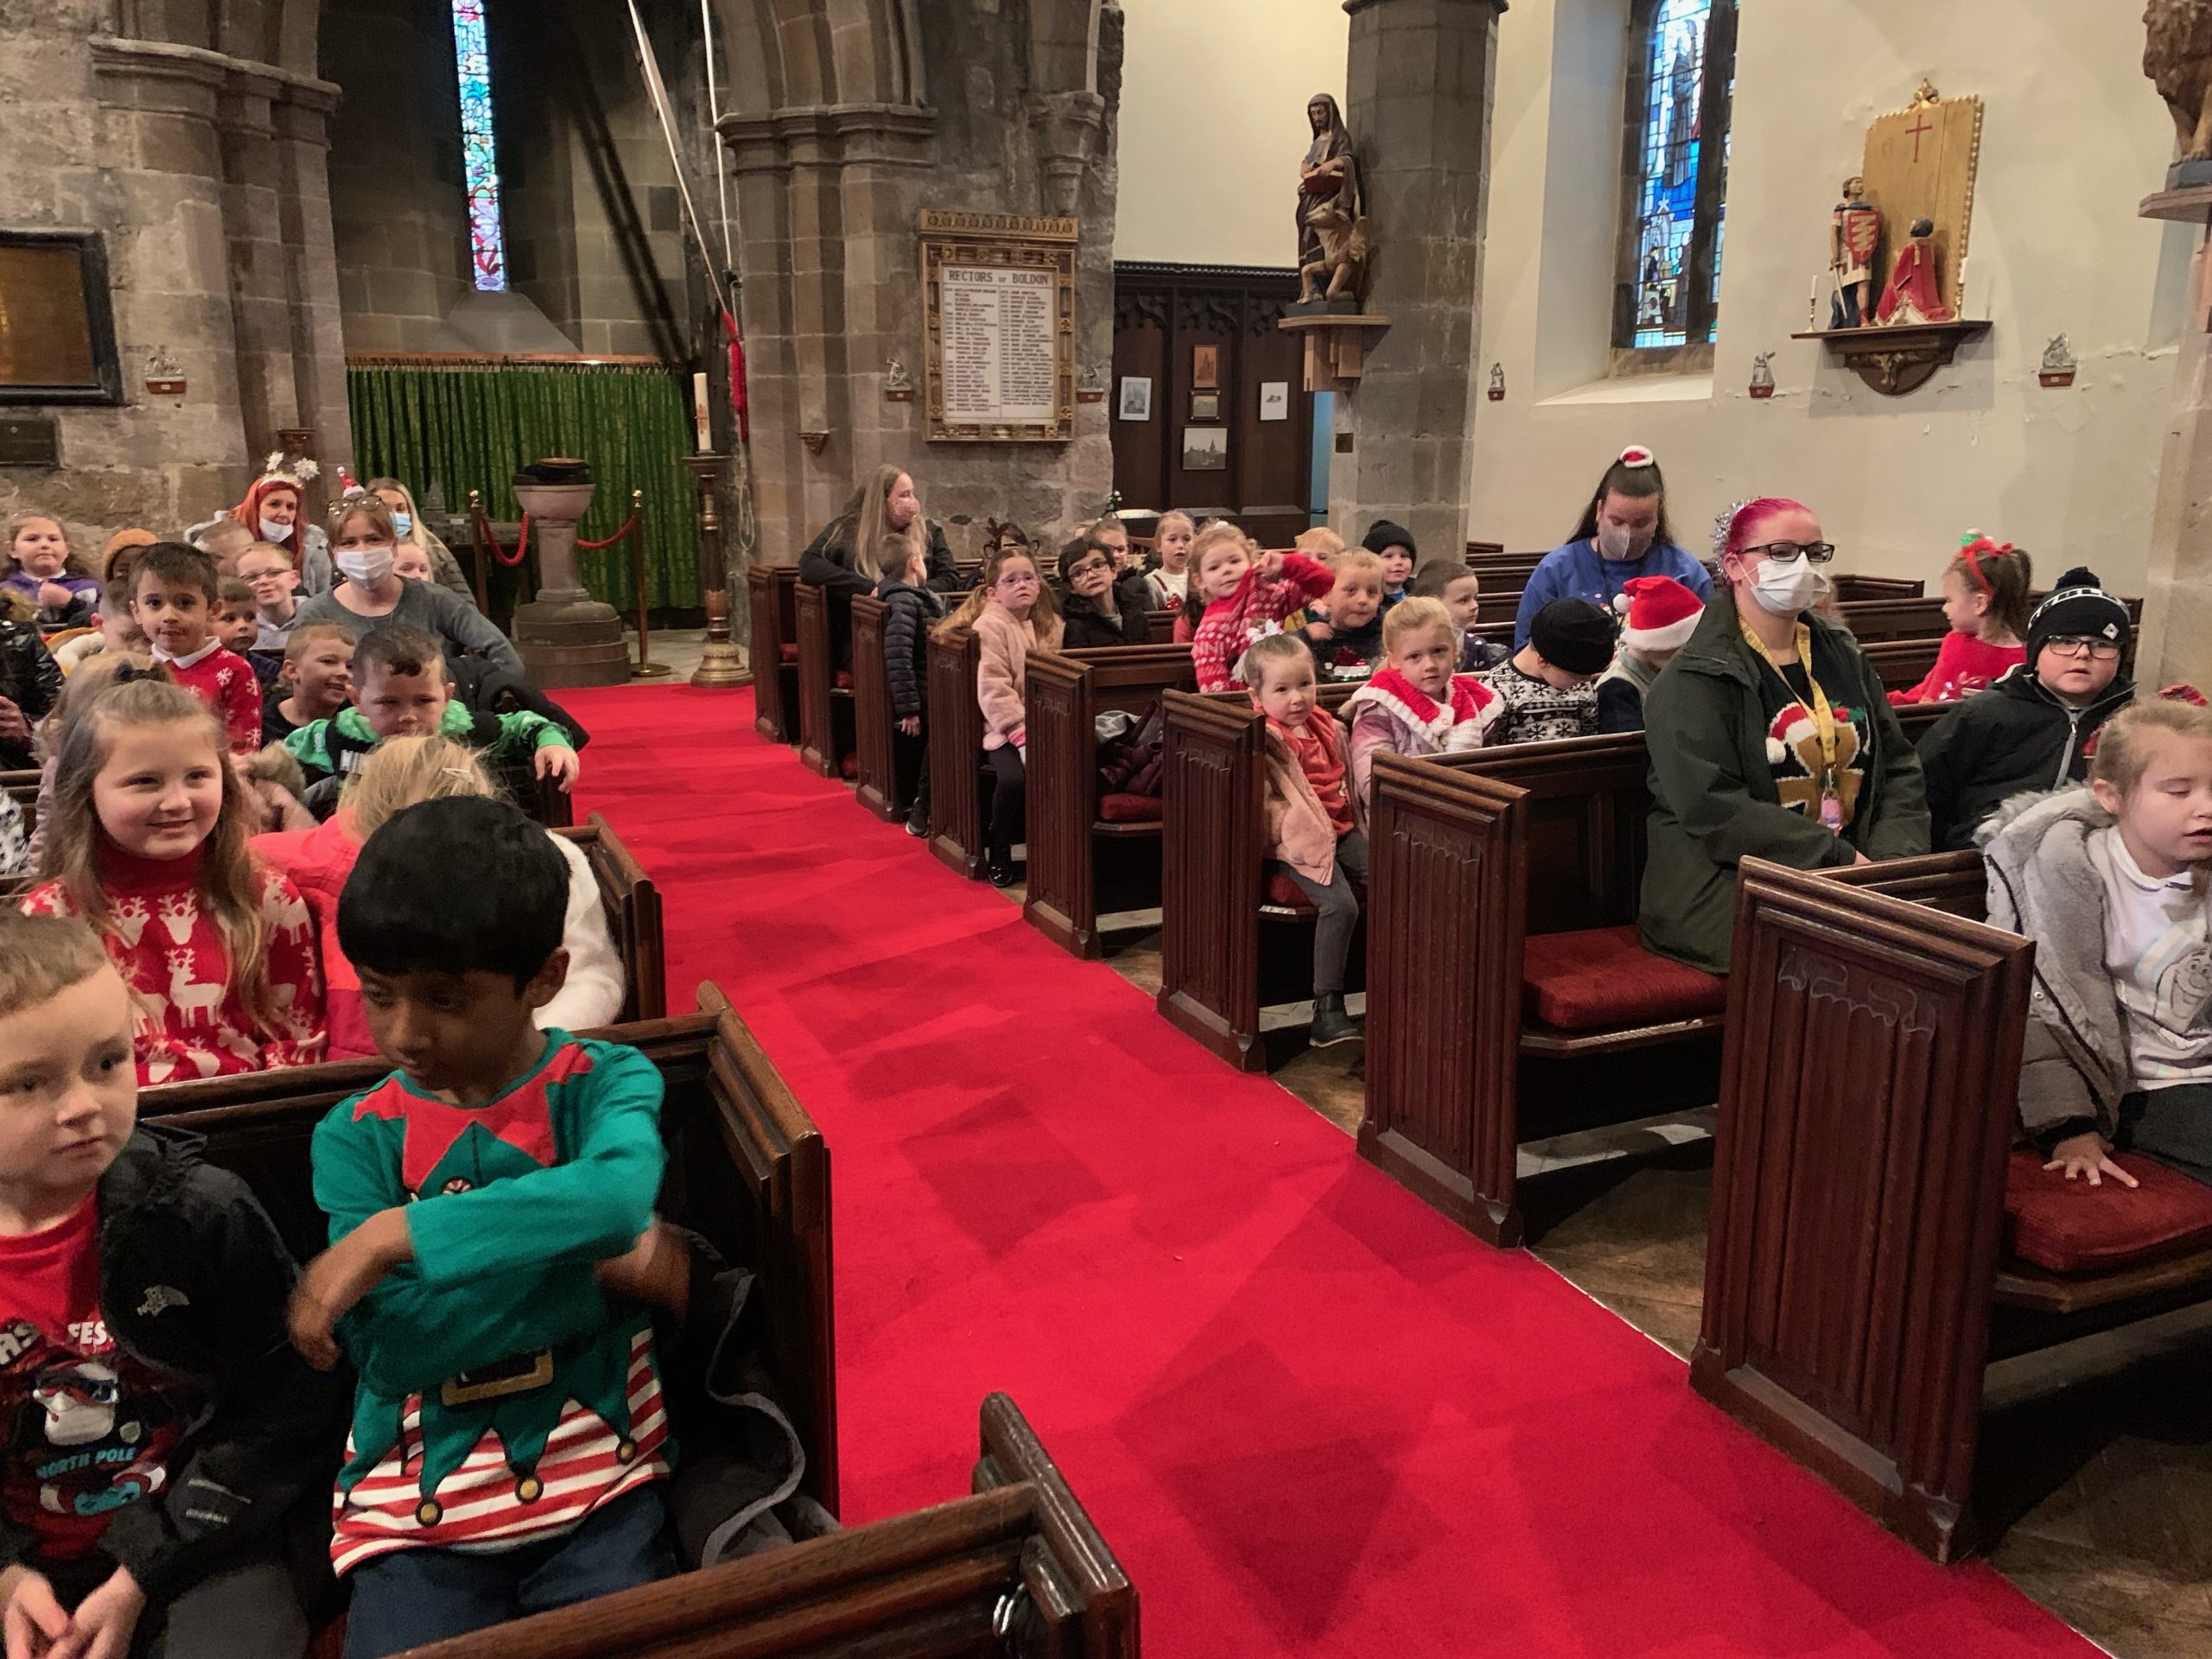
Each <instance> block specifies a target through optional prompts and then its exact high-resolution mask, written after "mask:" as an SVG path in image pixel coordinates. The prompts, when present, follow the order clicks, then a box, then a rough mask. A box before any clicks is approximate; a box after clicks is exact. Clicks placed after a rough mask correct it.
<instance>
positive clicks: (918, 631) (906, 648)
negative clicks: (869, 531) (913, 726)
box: [875, 576, 944, 720]
mask: <svg viewBox="0 0 2212 1659" xmlns="http://www.w3.org/2000/svg"><path fill="white" fill-rule="evenodd" d="M875 596H876V597H877V598H878V599H880V600H881V601H883V604H884V609H885V615H884V619H883V666H884V672H885V674H886V675H887V677H889V679H890V682H891V711H892V713H893V714H895V715H898V717H899V719H901V720H906V719H908V718H910V717H911V716H912V715H918V714H920V713H921V712H922V709H923V708H924V707H925V705H926V704H927V703H928V702H929V698H930V664H929V652H930V625H931V623H933V622H935V621H936V620H938V618H939V617H941V616H943V615H944V601H943V600H942V599H939V598H938V596H937V594H934V593H932V592H931V590H930V589H928V588H912V587H909V586H908V585H907V584H906V583H905V582H901V581H900V580H899V578H898V577H896V576H886V577H885V578H884V579H883V584H882V586H880V587H879V588H877V589H876V590H875Z"/></svg>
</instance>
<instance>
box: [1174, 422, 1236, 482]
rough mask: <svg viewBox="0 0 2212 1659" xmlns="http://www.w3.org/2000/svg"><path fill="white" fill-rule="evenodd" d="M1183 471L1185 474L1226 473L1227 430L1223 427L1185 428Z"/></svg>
mask: <svg viewBox="0 0 2212 1659" xmlns="http://www.w3.org/2000/svg"><path fill="white" fill-rule="evenodd" d="M1183 470H1184V471H1185V472H1186V473H1225V472H1227V471H1228V470H1229V429H1228V428H1227V427H1225V426H1186V427H1185V428H1184V429H1183Z"/></svg>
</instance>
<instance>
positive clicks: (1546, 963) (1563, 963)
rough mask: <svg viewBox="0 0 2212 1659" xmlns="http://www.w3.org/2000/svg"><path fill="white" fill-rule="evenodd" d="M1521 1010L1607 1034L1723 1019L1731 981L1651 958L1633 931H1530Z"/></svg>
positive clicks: (1563, 1026)
mask: <svg viewBox="0 0 2212 1659" xmlns="http://www.w3.org/2000/svg"><path fill="white" fill-rule="evenodd" d="M1521 982H1522V994H1523V998H1524V1001H1523V1003H1522V1006H1523V1007H1525V1008H1526V1009H1527V1011H1528V1013H1529V1014H1530V1015H1531V1016H1533V1017H1534V1018H1535V1019H1538V1020H1542V1021H1543V1022H1544V1023H1545V1024H1546V1025H1548V1026H1551V1027H1555V1028H1556V1029H1558V1030H1560V1031H1609V1030H1611V1029H1613V1028H1614V1027H1620V1026H1654V1025H1658V1024H1660V1023H1662V1021H1665V1020H1692V1019H1695V1018H1696V1017H1697V1016H1699V1015H1700V1014H1719V1012H1720V1011H1721V1010H1722V1009H1724V1008H1725V1007H1727V1006H1728V984H1727V982H1726V980H1722V979H1717V978H1715V977H1714V976H1713V975H1711V974H1707V973H1702V972H1700V970H1698V969H1695V968H1689V967H1685V966H1684V965H1683V964H1682V963H1679V962H1673V961H1670V960H1669V959H1668V958H1667V957H1659V956H1654V955H1653V954H1652V953H1651V952H1650V951H1649V950H1645V949H1644V948H1643V944H1641V943H1640V942H1639V941H1638V940H1637V936H1636V929H1635V928H1633V927H1593V928H1588V929H1586V930H1584V931H1581V932H1579V933H1535V934H1531V935H1530V936H1529V939H1528V941H1527V944H1526V947H1525V950H1524V952H1523V957H1522V969H1521Z"/></svg>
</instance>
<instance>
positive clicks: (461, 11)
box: [453, 0, 507, 290]
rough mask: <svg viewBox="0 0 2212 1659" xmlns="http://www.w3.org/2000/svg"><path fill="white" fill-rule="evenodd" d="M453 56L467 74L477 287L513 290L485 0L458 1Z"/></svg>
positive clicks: (467, 164)
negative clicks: (486, 38)
mask: <svg viewBox="0 0 2212 1659" xmlns="http://www.w3.org/2000/svg"><path fill="white" fill-rule="evenodd" d="M453 55H454V63H455V65H456V66H457V67H459V68H460V71H461V170H462V173H463V175H465V176H466V178H467V181H468V240H469V247H470V250H471V251H472V253H473V255H474V264H475V266H476V286H477V287H479V288H486V289H494V290H498V289H505V287H506V285H507V248H506V238H505V236H504V235H503V234H502V233H501V232H500V229H499V150H498V149H497V148H496V147H495V146H494V144H493V140H492V60H491V55H490V54H489V53H488V52H487V51H486V49H485V44H484V0H453Z"/></svg>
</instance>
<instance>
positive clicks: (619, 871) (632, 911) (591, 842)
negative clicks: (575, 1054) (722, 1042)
mask: <svg viewBox="0 0 2212 1659" xmlns="http://www.w3.org/2000/svg"><path fill="white" fill-rule="evenodd" d="M555 833H556V834H557V835H560V836H564V837H565V838H567V839H568V840H570V841H573V842H575V843H576V844H577V846H578V847H580V848H581V849H582V851H583V855H584V857H585V858H586V859H587V860H588V861H589V862H590V865H591V873H592V877H593V879H594V880H596V881H597V882H598V883H599V899H600V904H601V907H602V908H604V909H605V911H606V912H607V931H609V932H610V933H612V934H613V936H614V949H615V951H616V952H617V954H619V955H620V957H621V958H622V982H623V995H622V1014H621V1023H623V1024H625V1025H631V1024H634V1023H636V1022H637V1021H639V1020H664V1019H666V1018H667V1017H668V946H667V934H666V931H665V930H664V927H663V925H662V917H661V900H660V889H659V887H657V886H655V885H654V882H653V879H652V876H650V875H648V874H645V866H644V865H642V864H640V863H639V862H638V861H637V859H636V858H635V857H633V856H632V854H631V852H630V849H628V848H627V847H626V846H624V845H623V844H622V838H621V837H620V836H618V835H616V834H615V833H614V827H613V825H612V824H610V823H607V818H606V816H605V814H603V813H599V812H594V813H593V814H592V815H591V819H590V821H589V822H588V823H586V824H584V825H582V827H580V828H570V829H560V830H556V832H555Z"/></svg>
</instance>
